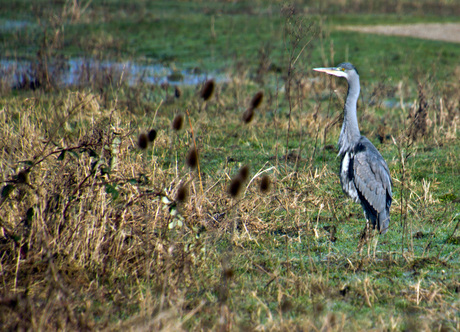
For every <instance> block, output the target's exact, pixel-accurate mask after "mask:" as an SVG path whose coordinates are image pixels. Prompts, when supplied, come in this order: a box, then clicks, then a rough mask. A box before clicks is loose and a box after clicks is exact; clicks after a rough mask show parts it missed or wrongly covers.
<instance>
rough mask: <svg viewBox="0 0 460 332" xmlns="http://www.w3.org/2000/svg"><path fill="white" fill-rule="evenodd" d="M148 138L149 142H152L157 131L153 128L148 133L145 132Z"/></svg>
mask: <svg viewBox="0 0 460 332" xmlns="http://www.w3.org/2000/svg"><path fill="white" fill-rule="evenodd" d="M147 136H148V138H149V142H153V141H154V140H155V138H157V131H156V130H155V129H150V131H149V133H148V134H147Z"/></svg>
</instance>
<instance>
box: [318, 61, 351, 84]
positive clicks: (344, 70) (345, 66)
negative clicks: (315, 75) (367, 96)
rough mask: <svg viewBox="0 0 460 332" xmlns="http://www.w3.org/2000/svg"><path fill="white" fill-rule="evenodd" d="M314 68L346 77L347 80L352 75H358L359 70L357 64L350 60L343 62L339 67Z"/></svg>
mask: <svg viewBox="0 0 460 332" xmlns="http://www.w3.org/2000/svg"><path fill="white" fill-rule="evenodd" d="M313 70H316V71H320V72H323V73H326V74H329V75H334V76H338V77H345V78H346V79H347V80H348V79H349V78H350V77H351V76H354V75H358V71H357V70H356V68H355V66H353V65H352V64H351V63H349V62H344V63H341V64H340V65H338V66H337V67H327V68H313Z"/></svg>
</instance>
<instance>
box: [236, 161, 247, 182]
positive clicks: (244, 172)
mask: <svg viewBox="0 0 460 332" xmlns="http://www.w3.org/2000/svg"><path fill="white" fill-rule="evenodd" d="M238 175H239V176H240V177H241V179H242V180H243V181H246V180H247V179H248V177H249V166H248V165H245V166H243V167H241V168H240V171H239V172H238Z"/></svg>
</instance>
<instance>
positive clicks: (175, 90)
mask: <svg viewBox="0 0 460 332" xmlns="http://www.w3.org/2000/svg"><path fill="white" fill-rule="evenodd" d="M174 96H175V97H176V98H180V96H182V90H181V89H180V88H179V87H178V86H176V87H175V89H174Z"/></svg>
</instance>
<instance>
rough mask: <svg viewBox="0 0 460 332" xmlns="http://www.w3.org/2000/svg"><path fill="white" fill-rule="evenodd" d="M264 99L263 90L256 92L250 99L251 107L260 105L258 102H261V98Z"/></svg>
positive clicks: (254, 107)
mask: <svg viewBox="0 0 460 332" xmlns="http://www.w3.org/2000/svg"><path fill="white" fill-rule="evenodd" d="M263 99H264V93H263V91H259V92H257V93H256V94H255V95H254V97H252V100H251V108H252V109H256V108H257V107H259V106H260V104H261V103H262V100H263Z"/></svg>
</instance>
